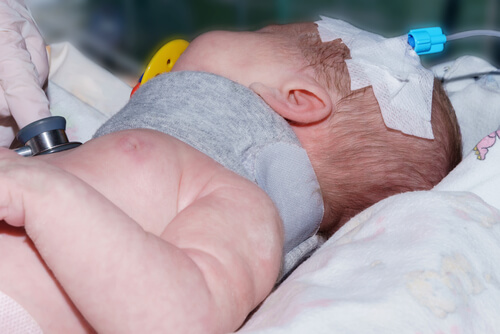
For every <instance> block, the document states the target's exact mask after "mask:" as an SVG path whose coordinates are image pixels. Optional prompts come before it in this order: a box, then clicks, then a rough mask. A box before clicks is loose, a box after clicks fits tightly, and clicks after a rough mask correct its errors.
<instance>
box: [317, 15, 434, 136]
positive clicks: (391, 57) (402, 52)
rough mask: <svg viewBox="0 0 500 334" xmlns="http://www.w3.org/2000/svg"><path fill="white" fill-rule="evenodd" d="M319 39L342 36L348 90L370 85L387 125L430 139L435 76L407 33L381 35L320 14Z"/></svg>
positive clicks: (330, 39) (431, 134)
mask: <svg viewBox="0 0 500 334" xmlns="http://www.w3.org/2000/svg"><path fill="white" fill-rule="evenodd" d="M316 24H317V25H318V32H319V35H320V38H321V41H322V42H329V41H333V40H336V39H341V40H342V42H343V43H344V44H345V45H346V46H347V47H348V48H349V50H350V54H351V59H346V60H345V62H346V65H347V69H348V71H349V76H350V77H351V90H356V89H360V88H364V87H367V86H372V88H373V92H374V94H375V97H376V99H377V101H378V104H379V106H380V109H381V112H382V117H383V119H384V123H385V125H386V126H387V127H388V128H391V129H395V130H399V131H401V132H403V133H406V134H409V135H413V136H417V137H422V138H428V139H433V138H434V135H433V133H432V124H431V111H432V90H433V84H434V76H433V74H432V72H431V71H429V70H427V69H426V68H424V67H423V66H422V65H421V63H420V58H419V57H418V55H417V54H416V53H415V51H414V50H413V49H412V48H411V47H410V45H409V44H408V43H407V36H406V35H405V36H401V37H395V38H384V37H382V36H379V35H376V34H373V33H370V32H367V31H364V30H361V29H358V28H356V27H354V26H352V25H350V24H348V23H346V22H344V21H341V20H335V19H331V18H328V17H323V16H322V17H321V20H320V21H317V22H316Z"/></svg>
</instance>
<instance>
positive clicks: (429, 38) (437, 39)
mask: <svg viewBox="0 0 500 334" xmlns="http://www.w3.org/2000/svg"><path fill="white" fill-rule="evenodd" d="M444 43H446V36H445V35H444V34H443V31H442V30H441V28H439V27H433V28H423V29H413V30H410V32H409V33H408V44H410V46H411V47H412V48H413V49H414V50H415V52H416V53H417V54H418V55H425V54H429V53H437V52H441V51H443V49H444Z"/></svg>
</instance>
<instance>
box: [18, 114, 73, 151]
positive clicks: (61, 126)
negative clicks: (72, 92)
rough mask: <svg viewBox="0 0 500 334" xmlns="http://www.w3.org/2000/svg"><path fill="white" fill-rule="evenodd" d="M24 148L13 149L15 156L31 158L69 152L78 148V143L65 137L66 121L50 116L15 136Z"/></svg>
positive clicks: (23, 129) (31, 124) (26, 127)
mask: <svg viewBox="0 0 500 334" xmlns="http://www.w3.org/2000/svg"><path fill="white" fill-rule="evenodd" d="M16 138H17V140H19V141H20V142H21V143H22V144H23V145H24V146H22V147H20V148H17V149H15V150H14V151H15V152H17V154H19V155H22V156H24V157H31V156H36V155H42V154H51V153H56V152H61V151H65V150H69V149H72V148H75V147H78V146H80V145H81V144H82V143H80V142H70V141H69V140H68V136H67V135H66V119H65V118H64V117H61V116H51V117H47V118H42V119H40V120H38V121H35V122H33V123H30V124H28V125H26V126H25V127H24V128H22V129H21V130H19V132H18V133H17V136H16Z"/></svg>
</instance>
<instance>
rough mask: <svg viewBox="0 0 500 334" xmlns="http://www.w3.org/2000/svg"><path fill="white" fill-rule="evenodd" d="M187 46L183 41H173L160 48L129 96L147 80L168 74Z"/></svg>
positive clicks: (187, 43)
mask: <svg viewBox="0 0 500 334" xmlns="http://www.w3.org/2000/svg"><path fill="white" fill-rule="evenodd" d="M188 45H189V42H187V41H185V40H183V39H174V40H173V41H170V42H168V43H167V44H165V45H164V46H162V47H161V48H160V50H158V52H156V53H155V55H154V56H153V58H151V60H150V62H149V63H148V65H147V66H146V70H145V71H144V74H143V75H142V77H141V79H139V82H138V83H137V85H136V86H135V87H134V89H133V90H132V93H131V94H130V96H132V95H133V94H134V93H135V91H136V90H137V89H138V88H139V86H140V85H142V84H144V83H146V82H147V81H148V80H150V79H152V78H154V77H156V76H157V75H158V74H162V73H165V72H170V70H171V69H172V67H173V66H174V64H175V62H176V61H177V59H179V57H180V55H181V54H182V53H183V52H184V50H186V48H187V47H188Z"/></svg>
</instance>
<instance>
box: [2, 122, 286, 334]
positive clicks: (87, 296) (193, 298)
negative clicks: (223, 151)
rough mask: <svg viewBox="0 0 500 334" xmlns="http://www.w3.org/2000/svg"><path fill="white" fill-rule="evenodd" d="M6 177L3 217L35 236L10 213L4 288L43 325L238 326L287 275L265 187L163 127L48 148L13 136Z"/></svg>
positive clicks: (57, 329)
mask: <svg viewBox="0 0 500 334" xmlns="http://www.w3.org/2000/svg"><path fill="white" fill-rule="evenodd" d="M0 184H1V187H0V219H1V218H4V219H5V220H6V221H7V223H8V224H10V225H13V226H25V229H26V231H27V235H29V238H27V237H26V234H25V233H24V230H23V229H22V228H20V227H12V226H9V225H8V224H6V223H4V222H1V223H0V254H3V255H4V256H3V259H2V261H0V291H2V292H4V293H6V294H7V295H9V296H10V297H11V298H13V299H15V300H16V301H17V302H18V303H20V304H21V305H22V306H23V307H25V308H26V309H27V311H28V312H29V313H30V314H31V315H32V316H33V317H34V318H35V319H36V321H37V322H38V323H39V325H40V326H41V328H42V330H44V332H45V333H61V332H62V333H79V332H89V331H92V330H93V329H94V330H96V331H98V332H100V333H107V332H113V333H126V332H133V333H138V332H143V333H146V332H147V333H152V332H156V331H163V332H169V329H170V330H171V331H170V332H203V333H209V332H224V331H226V332H227V331H231V330H235V329H237V327H238V326H239V325H240V324H241V323H242V321H243V320H244V319H245V317H246V315H247V314H248V313H249V312H250V311H251V310H252V309H253V308H254V307H255V306H256V305H257V304H258V303H259V302H260V301H261V300H262V299H263V298H265V296H266V295H267V294H268V293H269V291H270V289H271V288H272V286H273V284H274V281H275V279H276V277H277V275H278V271H279V268H280V261H281V256H282V254H281V249H282V245H283V240H282V227H281V222H280V219H279V216H278V213H277V211H276V209H275V208H274V206H273V205H272V202H271V200H270V199H269V198H268V197H267V195H265V193H263V192H262V190H260V189H259V188H258V187H257V186H256V185H254V184H253V183H251V182H249V181H247V180H245V179H244V178H242V177H240V176H238V175H236V174H234V173H232V172H230V171H229V170H227V169H225V168H224V167H222V166H221V165H219V164H217V163H216V162H215V161H214V160H212V159H210V158H209V157H207V156H205V155H203V154H201V153H200V152H198V151H196V150H194V149H193V148H191V147H189V146H188V145H186V144H184V143H182V142H180V141H178V140H176V139H174V138H172V137H170V136H168V135H165V134H162V133H159V132H156V131H151V130H130V131H124V132H118V133H114V134H111V135H108V136H104V137H101V138H98V139H95V140H92V141H90V142H88V143H86V144H84V145H82V146H81V147H79V148H77V149H74V150H70V151H66V152H61V153H57V154H53V155H48V156H41V157H37V158H22V157H19V156H17V155H16V154H14V153H12V152H10V151H8V150H4V149H2V150H0ZM51 272H52V273H53V275H54V276H55V277H57V281H56V280H55V278H54V276H53V275H52V273H51ZM84 319H86V320H84Z"/></svg>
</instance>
